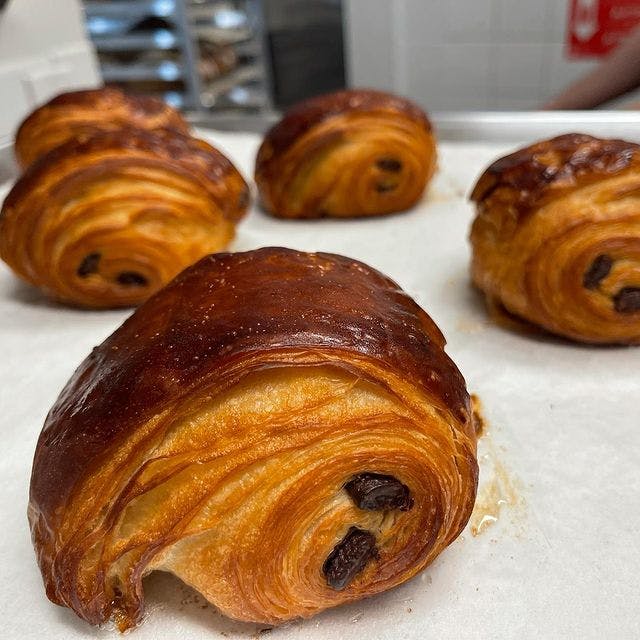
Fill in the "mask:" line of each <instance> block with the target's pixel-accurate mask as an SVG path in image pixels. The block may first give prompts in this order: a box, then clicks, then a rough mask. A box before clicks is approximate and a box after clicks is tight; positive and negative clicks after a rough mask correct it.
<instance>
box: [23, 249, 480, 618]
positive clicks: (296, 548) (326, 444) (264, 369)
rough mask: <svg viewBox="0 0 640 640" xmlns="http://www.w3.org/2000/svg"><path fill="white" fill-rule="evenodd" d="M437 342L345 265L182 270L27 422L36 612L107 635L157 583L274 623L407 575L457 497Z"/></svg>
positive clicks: (459, 459)
mask: <svg viewBox="0 0 640 640" xmlns="http://www.w3.org/2000/svg"><path fill="white" fill-rule="evenodd" d="M444 344H445V341H444V338H443V337H442V334H441V333H440V331H439V330H438V328H437V327H436V325H435V324H434V323H433V321H432V320H431V319H430V318H429V316H428V315H427V314H426V313H425V312H424V311H423V310H422V309H421V308H420V307H418V305H417V304H416V303H415V302H414V301H413V300H412V299H411V298H410V297H409V296H407V295H406V294H405V293H404V292H403V291H402V290H401V289H399V288H398V286H397V285H396V284H395V283H393V282H392V281H391V280H389V279H388V278H386V277H385V276H383V275H382V274H380V273H378V272H377V271H375V270H373V269H371V268H370V267H368V266H366V265H365V264H362V263H361V262H358V261H356V260H352V259H349V258H345V257H342V256H337V255H332V254H325V253H317V254H313V253H301V252H297V251H292V250H289V249H277V248H267V249H259V250H256V251H250V252H247V253H234V254H229V253H223V254H216V255H210V256H207V257H205V258H203V259H202V260H200V261H199V262H198V263H197V264H195V265H193V266H191V267H190V268H188V269H187V270H185V271H184V272H183V273H182V274H180V275H179V276H178V277H177V278H176V279H175V280H173V281H172V282H171V283H170V284H169V285H168V286H167V287H165V288H164V289H162V290H161V291H160V292H158V293H157V294H156V295H155V296H153V297H152V298H151V299H149V300H148V301H147V302H146V303H145V304H143V305H142V306H141V307H140V308H138V310H137V311H136V312H135V313H134V314H133V315H132V316H131V317H130V318H129V319H128V320H126V321H125V323H124V324H123V325H122V326H121V327H120V328H119V329H118V330H117V331H116V332H115V333H114V334H113V335H112V336H111V337H109V338H107V340H105V342H104V343H103V344H102V345H100V346H99V347H96V348H95V349H94V350H93V351H92V353H91V354H90V355H89V356H88V357H87V359H86V360H85V361H84V362H83V363H82V364H81V365H80V367H79V368H78V369H77V371H76V372H75V374H74V375H73V377H72V378H71V380H70V381H69V382H68V383H67V385H66V387H65V389H64V390H63V391H62V393H61V395H60V397H59V398H58V400H57V402H56V404H55V406H54V407H53V408H52V409H51V412H50V413H49V415H48V417H47V420H46V423H45V426H44V428H43V430H42V433H41V435H40V439H39V441H38V445H37V449H36V454H35V459H34V463H33V472H32V477H31V491H30V502H29V521H30V523H31V530H32V534H33V542H34V545H35V550H36V554H37V558H38V562H39V565H40V569H41V571H42V575H43V578H44V582H45V585H46V590H47V594H48V596H49V598H50V599H51V600H53V601H54V602H56V603H58V604H61V605H65V606H67V607H70V608H72V609H73V610H74V611H75V612H76V613H77V614H78V615H79V616H81V617H82V618H84V619H85V620H87V621H89V622H91V623H94V624H95V623H100V622H103V621H105V620H107V619H109V618H110V617H113V618H115V619H116V620H117V621H118V623H119V625H120V627H121V628H127V627H129V626H132V625H135V624H136V623H138V622H139V621H140V620H141V618H142V615H143V610H144V602H143V589H142V578H143V576H144V575H146V574H148V573H150V572H151V571H154V570H163V571H170V572H172V573H174V574H175V575H177V576H179V577H180V578H181V579H182V580H184V582H186V583H187V584H189V585H191V586H193V587H194V588H196V589H197V590H198V591H200V592H201V593H202V594H203V595H204V596H205V597H206V599H207V600H209V601H210V602H211V603H213V604H214V605H215V606H216V607H218V608H219V609H220V611H222V612H223V613H224V614H226V615H228V616H231V617H233V618H237V619H240V620H250V621H259V622H264V623H269V624H277V623H280V622H283V621H285V620H289V619H292V618H295V617H298V616H304V617H306V616H310V615H313V614H315V613H317V612H319V611H321V610H323V609H326V608H328V607H333V606H336V605H339V604H341V603H344V602H349V601H352V600H356V599H359V598H362V597H365V596H370V595H372V594H375V593H378V592H381V591H384V590H386V589H389V588H391V587H393V586H395V585H398V584H400V583H401V582H404V581H405V580H407V579H409V578H410V577H411V576H413V575H415V574H416V573H418V572H419V571H421V570H422V569H424V568H425V567H426V566H427V565H428V564H429V563H430V562H432V561H433V559H434V558H435V557H436V556H437V555H438V554H439V553H440V552H441V551H442V550H443V549H444V548H445V547H446V546H447V545H448V544H450V543H451V542H452V541H453V540H454V539H455V538H456V537H457V536H458V534H459V533H460V532H461V530H462V529H463V527H464V526H465V524H466V522H467V520H468V518H469V515H470V513H471V510H472V507H473V504H474V500H475V494H476V486H477V463H476V436H475V430H474V424H473V417H472V414H471V410H470V401H469V396H468V394H467V390H466V388H465V382H464V379H463V378H462V375H461V374H460V372H459V371H458V369H457V368H456V366H455V364H454V363H453V362H452V361H451V360H450V359H449V358H448V357H447V355H446V354H445V352H444V350H443V347H444Z"/></svg>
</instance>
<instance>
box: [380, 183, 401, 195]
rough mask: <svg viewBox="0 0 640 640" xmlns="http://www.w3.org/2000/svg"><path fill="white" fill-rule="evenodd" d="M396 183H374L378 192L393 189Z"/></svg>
mask: <svg viewBox="0 0 640 640" xmlns="http://www.w3.org/2000/svg"><path fill="white" fill-rule="evenodd" d="M397 186H398V185H397V184H388V183H386V182H378V183H377V184H376V191H377V192H378V193H386V192H387V191H393V190H394V189H395V188H396V187H397Z"/></svg>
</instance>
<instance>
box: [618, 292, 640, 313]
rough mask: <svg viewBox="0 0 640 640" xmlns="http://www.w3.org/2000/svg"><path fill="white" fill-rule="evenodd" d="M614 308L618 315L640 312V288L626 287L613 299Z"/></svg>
mask: <svg viewBox="0 0 640 640" xmlns="http://www.w3.org/2000/svg"><path fill="white" fill-rule="evenodd" d="M613 306H614V308H615V310H616V311H617V312H618V313H633V312H634V311H640V287H624V289H620V291H618V293H616V295H615V296H614V297H613Z"/></svg>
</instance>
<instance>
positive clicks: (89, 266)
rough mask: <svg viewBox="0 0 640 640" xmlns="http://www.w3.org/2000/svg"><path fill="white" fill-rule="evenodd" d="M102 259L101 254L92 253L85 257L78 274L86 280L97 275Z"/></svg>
mask: <svg viewBox="0 0 640 640" xmlns="http://www.w3.org/2000/svg"><path fill="white" fill-rule="evenodd" d="M101 257H102V256H101V255H100V254H99V253H90V254H89V255H87V256H85V258H84V260H83V261H82V262H81V263H80V265H79V266H78V269H77V271H76V273H77V274H78V275H79V276H80V277H81V278H86V277H87V276H88V275H91V274H92V273H97V272H98V265H99V264H100V258H101Z"/></svg>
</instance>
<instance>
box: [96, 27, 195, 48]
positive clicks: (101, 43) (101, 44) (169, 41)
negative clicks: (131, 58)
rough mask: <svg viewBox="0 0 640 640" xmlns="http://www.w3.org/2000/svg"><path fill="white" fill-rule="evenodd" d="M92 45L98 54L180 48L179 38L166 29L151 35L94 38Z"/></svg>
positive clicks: (180, 40)
mask: <svg viewBox="0 0 640 640" xmlns="http://www.w3.org/2000/svg"><path fill="white" fill-rule="evenodd" d="M93 43H94V45H95V47H96V49H97V50H98V52H102V51H104V52H111V51H149V50H154V49H162V50H164V49H177V48H181V47H182V43H183V39H182V37H181V36H179V35H177V34H175V33H172V32H171V31H168V30H166V29H157V30H156V31H153V32H151V33H129V34H126V35H121V36H95V37H94V38H93Z"/></svg>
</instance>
